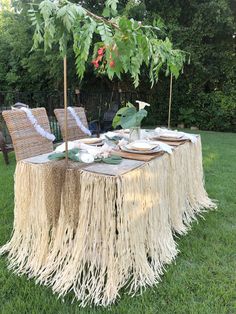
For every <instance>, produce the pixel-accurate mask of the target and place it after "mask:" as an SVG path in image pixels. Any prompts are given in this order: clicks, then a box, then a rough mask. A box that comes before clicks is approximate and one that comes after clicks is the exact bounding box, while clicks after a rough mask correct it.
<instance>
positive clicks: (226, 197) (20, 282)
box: [0, 132, 236, 314]
mask: <svg viewBox="0 0 236 314" xmlns="http://www.w3.org/2000/svg"><path fill="white" fill-rule="evenodd" d="M201 135H202V143H203V156H204V168H205V179H206V188H207V191H208V193H209V195H210V197H212V198H214V199H218V200H219V206H218V210H217V211H212V212H209V213H205V214H204V218H205V219H201V218H199V220H198V222H196V223H194V224H193V226H192V230H191V231H189V233H188V235H187V236H184V237H181V238H178V239H176V240H177V243H178V246H179V249H180V254H179V256H178V257H177V259H176V262H175V263H173V264H172V265H170V266H168V267H167V271H166V273H165V275H164V276H163V277H162V281H161V282H160V283H159V284H158V285H157V286H156V287H153V288H148V289H146V291H144V293H143V295H142V296H141V295H139V296H138V295H137V296H135V297H133V298H131V297H129V296H128V295H127V294H122V295H121V299H120V300H118V302H117V304H115V305H113V306H111V307H109V308H107V309H103V308H85V309H81V308H80V307H79V305H78V303H76V302H75V303H73V304H71V300H72V296H68V297H66V298H65V300H61V299H59V300H58V299H57V296H56V295H53V294H52V292H51V290H50V288H45V287H42V286H36V285H35V283H34V280H27V279H26V278H25V277H17V276H15V275H14V274H12V273H11V272H9V271H8V270H7V262H6V258H5V257H1V258H0V314H11V313H19V314H23V313H27V314H28V313H29V314H33V313H35V314H39V313H49V314H51V313H53V314H61V313H65V314H69V313H81V314H84V313H99V314H100V313H111V314H113V313H116V314H123V313H128V314H130V313H142V314H143V313H160V314H165V313H168V314H188V313H189V314H190V313H191V314H195V313H196V314H198V313H199V314H207V313H210V314H224V313H227V314H233V313H236V134H230V133H214V132H201ZM10 159H11V164H10V166H8V167H6V166H5V165H4V163H3V158H2V156H1V155H0V226H1V228H0V244H4V243H5V242H6V241H7V240H8V239H9V238H10V236H11V230H12V223H13V204H14V195H13V173H14V168H15V161H14V155H13V154H12V155H11V156H10Z"/></svg>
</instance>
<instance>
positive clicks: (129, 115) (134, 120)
mask: <svg viewBox="0 0 236 314" xmlns="http://www.w3.org/2000/svg"><path fill="white" fill-rule="evenodd" d="M146 116H147V111H146V110H145V109H141V110H139V111H137V109H136V108H135V107H134V106H133V105H132V104H131V103H130V102H128V103H127V104H126V106H125V107H122V108H121V109H119V110H118V111H117V113H116V115H115V117H114V118H113V122H112V126H113V128H116V127H117V126H121V127H122V128H123V129H130V128H134V127H140V126H141V122H142V120H143V119H144V118H145V117H146Z"/></svg>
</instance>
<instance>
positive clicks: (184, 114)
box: [178, 108, 196, 127]
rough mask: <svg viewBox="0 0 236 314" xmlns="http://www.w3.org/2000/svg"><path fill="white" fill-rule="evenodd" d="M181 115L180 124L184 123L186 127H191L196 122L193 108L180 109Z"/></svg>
mask: <svg viewBox="0 0 236 314" xmlns="http://www.w3.org/2000/svg"><path fill="white" fill-rule="evenodd" d="M179 113H180V114H179V117H178V119H179V122H180V123H184V125H185V127H191V126H192V125H193V124H194V122H195V121H196V118H195V113H194V109H193V108H180V109H179Z"/></svg>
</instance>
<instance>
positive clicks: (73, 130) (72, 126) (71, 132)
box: [54, 107, 88, 141]
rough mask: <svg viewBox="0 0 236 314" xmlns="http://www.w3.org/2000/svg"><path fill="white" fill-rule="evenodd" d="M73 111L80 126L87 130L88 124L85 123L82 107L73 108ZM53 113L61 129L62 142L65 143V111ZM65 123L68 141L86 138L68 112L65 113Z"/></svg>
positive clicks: (56, 110)
mask: <svg viewBox="0 0 236 314" xmlns="http://www.w3.org/2000/svg"><path fill="white" fill-rule="evenodd" d="M73 109H74V111H75V113H76V114H77V116H78V117H79V119H80V121H81V122H82V124H83V125H84V126H85V127H86V128H88V122H87V118H86V114H85V111H84V108H83V107H73ZM54 113H55V116H56V118H57V121H58V123H59V126H60V129H61V134H62V137H63V141H65V111H64V109H55V110H54ZM67 123H68V128H67V137H68V141H74V140H78V139H80V138H84V137H88V135H86V134H85V133H84V132H83V131H81V129H80V128H79V127H78V125H77V124H76V121H75V119H74V117H73V116H72V115H71V113H70V112H69V111H68V113H67Z"/></svg>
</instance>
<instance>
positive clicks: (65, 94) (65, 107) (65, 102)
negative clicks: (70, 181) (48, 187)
mask: <svg viewBox="0 0 236 314" xmlns="http://www.w3.org/2000/svg"><path fill="white" fill-rule="evenodd" d="M64 110H65V151H66V166H67V167H68V132H67V130H68V119H67V60H66V56H65V57H64Z"/></svg>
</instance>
